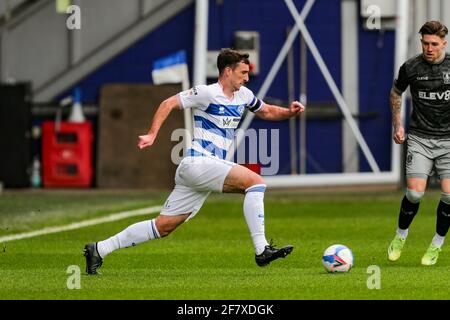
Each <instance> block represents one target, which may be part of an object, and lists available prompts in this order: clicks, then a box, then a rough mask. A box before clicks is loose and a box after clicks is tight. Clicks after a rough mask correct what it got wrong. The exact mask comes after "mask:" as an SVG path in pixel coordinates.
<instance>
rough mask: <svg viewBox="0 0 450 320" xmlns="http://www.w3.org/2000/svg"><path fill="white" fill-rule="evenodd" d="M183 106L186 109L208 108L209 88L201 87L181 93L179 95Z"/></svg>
mask: <svg viewBox="0 0 450 320" xmlns="http://www.w3.org/2000/svg"><path fill="white" fill-rule="evenodd" d="M178 99H179V100H180V103H181V106H182V108H183V109H185V108H206V107H208V104H209V100H210V94H209V91H208V86H206V85H199V86H195V87H192V88H191V89H189V90H185V91H181V92H180V93H179V94H178Z"/></svg>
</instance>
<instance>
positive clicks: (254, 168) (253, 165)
mask: <svg viewBox="0 0 450 320" xmlns="http://www.w3.org/2000/svg"><path fill="white" fill-rule="evenodd" d="M242 165H243V166H244V167H246V168H247V169H250V170H252V171H253V172H256V173H257V174H261V165H260V164H259V163H243V164H242Z"/></svg>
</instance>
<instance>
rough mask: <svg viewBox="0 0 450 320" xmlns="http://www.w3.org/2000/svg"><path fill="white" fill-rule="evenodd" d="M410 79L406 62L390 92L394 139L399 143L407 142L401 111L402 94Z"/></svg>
mask: <svg viewBox="0 0 450 320" xmlns="http://www.w3.org/2000/svg"><path fill="white" fill-rule="evenodd" d="M409 83H410V79H409V77H408V72H407V69H406V63H404V64H403V65H402V66H401V67H400V70H399V71H398V76H397V79H395V80H394V85H393V86H392V89H391V93H390V94H389V101H390V105H391V114H392V128H393V137H392V138H393V139H394V142H395V143H397V144H402V143H403V142H405V139H406V134H405V128H404V127H403V123H402V117H401V111H402V94H403V92H404V91H405V90H406V88H407V87H408V86H409Z"/></svg>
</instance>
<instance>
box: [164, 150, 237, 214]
mask: <svg viewBox="0 0 450 320" xmlns="http://www.w3.org/2000/svg"><path fill="white" fill-rule="evenodd" d="M235 165H236V164H235V163H233V162H230V161H226V160H221V159H219V158H215V157H212V156H211V157H209V156H205V157H185V158H184V159H183V160H182V161H181V163H180V165H179V166H178V168H177V171H176V173H175V188H174V189H173V191H172V193H171V194H170V195H169V197H168V198H167V200H166V202H165V204H164V207H163V209H162V211H161V214H162V215H180V214H186V213H190V216H189V218H188V219H191V218H192V217H194V216H195V214H197V212H198V211H199V210H200V208H201V207H202V205H203V203H204V202H205V200H206V198H207V197H208V196H209V194H210V193H211V192H222V190H223V183H224V181H225V178H226V177H227V175H228V173H229V172H230V170H231V168H233V166H235Z"/></svg>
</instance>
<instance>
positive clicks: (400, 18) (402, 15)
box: [391, 0, 409, 181]
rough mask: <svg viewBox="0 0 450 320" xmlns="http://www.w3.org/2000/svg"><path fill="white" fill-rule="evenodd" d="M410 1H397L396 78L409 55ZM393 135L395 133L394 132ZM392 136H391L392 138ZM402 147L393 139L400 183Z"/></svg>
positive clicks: (402, 114)
mask: <svg viewBox="0 0 450 320" xmlns="http://www.w3.org/2000/svg"><path fill="white" fill-rule="evenodd" d="M408 8H409V1H408V0H398V1H397V19H396V28H395V30H396V31H395V61H394V77H396V75H397V74H396V73H397V72H398V70H399V69H400V66H401V65H402V63H403V62H405V61H406V59H407V54H408V10H409V9H408ZM405 114H406V111H405V99H402V102H401V112H400V119H401V122H402V124H404V123H405ZM392 135H393V131H392ZM392 135H391V136H392ZM401 150H402V146H401V145H397V144H396V143H395V142H394V140H393V139H392V148H391V171H392V172H393V173H394V175H395V176H396V177H398V181H400V179H401V171H400V168H401V165H400V154H401Z"/></svg>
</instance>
